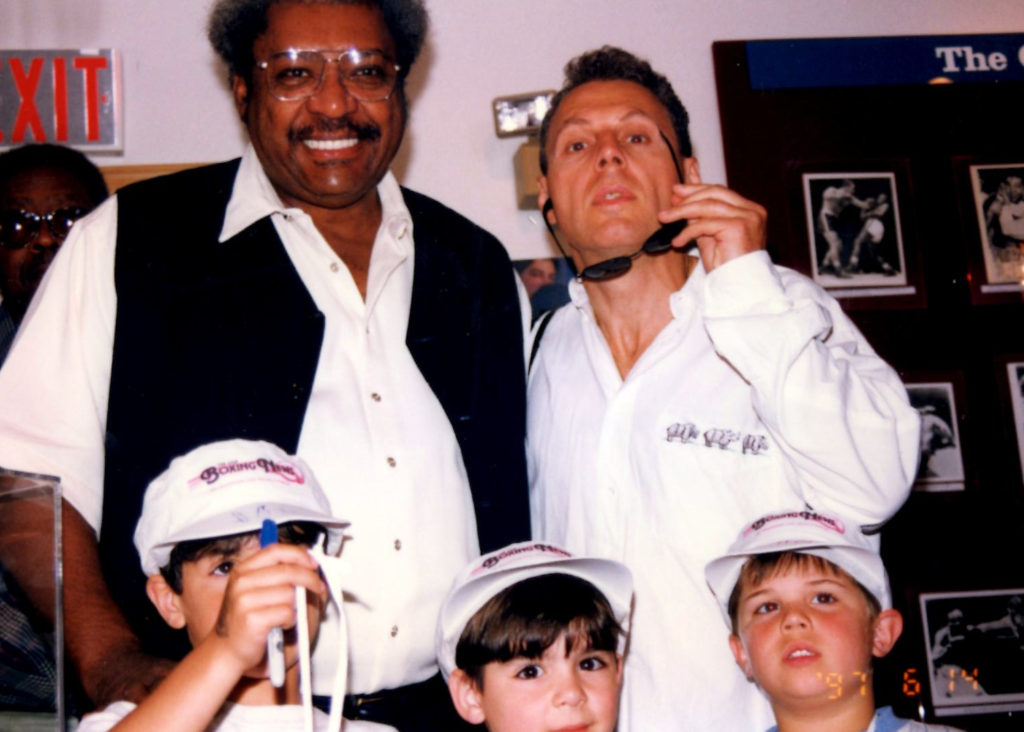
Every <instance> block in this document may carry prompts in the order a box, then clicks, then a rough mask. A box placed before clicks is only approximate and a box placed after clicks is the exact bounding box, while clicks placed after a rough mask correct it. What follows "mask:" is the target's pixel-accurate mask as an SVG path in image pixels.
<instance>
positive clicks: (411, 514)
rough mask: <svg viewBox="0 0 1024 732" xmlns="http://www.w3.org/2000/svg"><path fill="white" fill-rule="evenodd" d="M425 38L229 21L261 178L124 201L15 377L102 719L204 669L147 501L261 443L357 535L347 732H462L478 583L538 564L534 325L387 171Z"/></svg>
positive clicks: (345, 608) (77, 650)
mask: <svg viewBox="0 0 1024 732" xmlns="http://www.w3.org/2000/svg"><path fill="white" fill-rule="evenodd" d="M427 24H428V23H427V13H426V10H425V8H424V5H423V1H422V0H356V1H349V2H341V1H339V0H317V1H311V0H216V2H214V3H213V8H212V10H211V14H210V20H209V37H210V40H211V42H212V43H213V46H214V48H216V50H217V52H218V53H219V54H220V55H221V56H222V58H223V59H224V61H225V62H226V64H227V67H228V72H229V78H230V87H231V93H232V97H233V100H234V103H235V109H236V110H237V113H238V115H239V118H240V119H241V120H242V123H243V124H244V125H245V127H246V130H247V132H248V135H249V144H248V145H247V147H246V149H245V151H244V153H243V155H242V157H241V159H236V160H232V161H228V162H225V163H219V164H216V165H210V166H205V167H200V168H194V169H191V170H187V171H184V172H181V173H177V174H174V175H170V176H163V177H159V178H154V179H151V180H147V181H143V182H141V183H138V184H135V185H132V186H127V187H125V188H122V189H120V190H119V191H118V193H117V195H116V196H115V197H114V198H113V200H111V201H110V202H108V203H107V204H105V205H103V206H100V207H99V208H98V209H97V210H96V211H95V212H93V214H92V215H90V216H89V217H88V218H87V219H84V220H82V221H80V222H79V223H78V224H76V225H75V227H74V230H73V231H72V232H71V233H70V235H69V236H68V239H67V242H66V244H65V250H64V252H65V253H66V254H64V255H62V256H63V257H64V259H63V260H62V261H63V264H62V266H59V267H57V268H55V269H51V270H50V272H49V274H48V275H47V278H46V281H45V283H44V284H43V285H42V287H41V289H40V290H39V293H38V295H37V299H36V301H35V303H34V305H33V308H34V312H33V317H32V318H31V322H28V323H26V324H25V325H24V326H23V327H22V328H21V331H20V332H19V336H18V341H17V343H16V344H15V345H14V346H13V347H12V350H11V354H10V357H9V359H8V361H7V362H6V363H5V365H4V369H3V373H2V374H0V404H3V405H4V408H3V409H2V410H0V465H4V466H6V467H9V468H14V469H18V470H24V471H26V472H30V473H44V474H47V475H59V476H61V483H62V487H63V488H64V497H65V498H66V499H67V500H66V501H65V506H68V511H67V514H68V515H67V517H66V518H65V520H64V531H65V546H66V547H68V548H69V549H68V551H67V552H66V555H65V574H64V576H65V590H66V596H67V597H68V598H69V599H68V602H67V605H66V607H67V608H68V611H67V622H66V626H67V630H68V632H67V634H66V638H67V639H68V649H69V657H70V658H71V659H72V660H73V661H74V662H75V663H76V665H77V666H78V670H79V673H80V676H81V678H82V680H83V684H84V685H85V688H86V692H87V693H88V694H89V696H90V697H91V699H92V701H93V702H94V703H95V704H96V705H97V706H106V705H107V704H109V703H110V702H111V701H115V700H126V701H132V702H138V701H139V700H140V699H141V698H142V697H143V696H145V695H146V694H148V693H149V690H150V689H151V688H152V687H153V685H154V684H155V683H157V682H159V681H160V679H161V678H163V676H165V675H166V674H167V672H168V668H169V663H168V661H167V660H166V659H172V660H174V659H178V658H180V657H181V656H183V655H184V653H185V652H187V650H188V643H187V639H186V638H184V637H183V636H182V635H181V634H180V633H176V632H175V631H172V630H171V629H170V628H169V627H168V626H167V625H166V624H165V623H163V622H162V620H161V619H160V618H159V617H157V616H156V615H155V613H154V610H153V608H152V607H147V606H148V605H150V603H149V602H148V600H147V598H146V593H145V590H144V586H145V580H146V578H145V576H144V575H143V574H142V572H141V571H140V570H139V565H138V558H137V556H136V551H135V548H134V545H133V543H132V532H133V530H134V527H135V524H136V523H137V522H138V518H139V511H140V506H141V503H142V493H143V490H144V488H145V486H146V485H147V484H148V483H149V481H151V480H152V479H153V477H154V476H156V475H159V474H160V473H161V472H162V471H163V470H164V469H165V468H166V467H167V464H168V463H169V462H170V460H171V459H172V458H173V457H175V456H177V455H182V454H185V453H188V452H189V451H191V450H192V449H193V448H195V447H196V446H197V445H200V444H205V443H209V442H218V441H221V440H227V439H233V438H238V437H244V438H246V439H249V440H263V441H266V442H270V443H273V444H276V445H279V446H280V447H281V448H282V449H283V450H285V451H286V452H287V453H288V454H290V455H297V456H298V457H300V458H302V459H303V460H304V461H305V462H306V463H307V464H308V465H309V466H310V468H311V469H312V471H313V472H315V474H316V475H317V476H318V477H319V479H320V483H321V484H322V485H323V487H324V492H325V493H326V495H327V498H328V501H329V503H330V506H331V509H332V510H333V511H334V512H336V514H337V515H338V516H343V517H345V518H346V519H347V520H349V521H350V522H351V523H350V526H349V527H348V528H347V529H346V531H345V534H346V535H345V547H346V549H345V554H344V555H345V558H346V561H347V562H348V563H349V565H350V566H351V572H350V573H349V574H348V575H347V576H346V577H345V585H344V587H345V594H344V601H343V602H342V607H337V606H335V605H331V606H330V607H328V608H326V610H325V614H324V622H323V624H322V625H321V631H320V638H319V641H318V642H317V646H316V649H315V650H314V653H313V659H312V691H313V694H314V695H327V694H333V691H334V690H333V688H332V682H333V679H334V671H335V669H336V667H337V661H338V658H339V657H341V656H342V654H344V653H345V649H344V648H343V644H342V641H341V638H342V637H343V635H342V625H341V624H342V622H344V623H345V624H346V625H347V627H348V634H347V637H348V638H349V639H350V643H349V647H348V649H347V652H348V659H349V675H348V685H347V688H346V689H345V697H344V700H342V699H341V698H335V700H334V703H335V704H336V705H341V704H342V703H343V704H344V706H343V713H344V715H345V717H347V718H348V719H350V720H359V721H360V722H372V723H375V724H376V725H378V726H379V725H384V726H385V727H386V728H393V729H398V730H401V731H402V732H420V731H423V732H432V731H437V732H441V731H442V730H443V731H444V732H448V731H450V730H459V729H462V728H463V725H464V723H463V722H462V721H461V719H460V718H459V717H458V715H457V714H456V712H455V709H454V707H453V706H452V703H451V698H450V696H449V694H448V691H447V688H446V686H445V683H444V681H443V680H442V678H441V675H440V674H439V672H438V667H437V660H436V658H435V655H434V647H433V630H434V624H435V620H436V617H437V614H438V611H439V610H440V607H441V603H442V601H443V600H444V597H445V594H446V593H447V591H448V588H449V587H450V586H451V583H452V580H453V578H454V577H455V575H456V574H457V573H458V572H459V570H460V569H462V567H464V566H465V565H466V564H468V563H469V562H470V561H471V560H472V559H473V558H474V557H476V556H479V554H480V553H481V552H489V551H492V550H494V549H497V548H499V547H502V546H505V545H507V544H510V543H513V542H516V541H522V540H524V539H527V538H529V501H528V494H527V488H526V457H525V451H524V444H525V439H526V406H525V402H526V374H525V363H524V357H523V356H524V342H525V331H526V327H527V326H528V314H527V317H526V318H525V319H524V316H523V310H524V308H522V307H521V301H520V289H519V287H518V286H517V278H516V273H515V270H514V269H513V268H512V264H511V262H510V261H509V258H508V255H507V254H506V252H505V249H504V247H503V246H502V245H501V243H500V242H498V241H497V240H496V239H495V238H494V237H493V236H491V235H490V234H489V233H487V232H486V231H484V230H483V229H481V228H480V227H478V226H476V225H475V224H473V223H472V222H470V221H469V220H467V219H465V218H464V217H462V216H460V215H459V214H458V213H456V212H455V211H453V210H451V209H449V208H447V207H445V206H443V205H441V204H440V203H438V202H437V201H434V200H433V199H430V198H428V197H426V196H424V195H422V194H420V193H417V192H414V191H411V190H409V189H407V188H404V187H402V186H400V185H399V183H398V181H397V180H396V178H395V176H394V175H393V174H392V172H391V170H390V168H391V164H392V161H393V160H394V158H395V155H396V153H397V152H398V149H399V146H400V144H401V141H402V137H403V134H404V132H405V125H406V121H407V117H408V107H407V105H406V100H405V79H406V77H407V75H408V73H409V70H410V67H411V66H412V64H413V63H414V62H415V60H416V58H417V57H418V55H419V53H420V50H421V49H422V47H423V43H424V39H425V35H426V29H427ZM424 149H429V146H424ZM74 292H88V293H89V297H88V298H85V299H84V300H83V299H80V298H69V297H67V296H66V293H74ZM62 293H65V295H64V296H62ZM523 300H524V301H525V297H524V298H523ZM527 313H528V311H527ZM78 334H85V335H81V336H78ZM69 338H73V339H74V342H75V343H78V344H80V345H81V347H80V348H71V349H68V348H64V347H63V346H64V345H65V344H66V342H67V341H68V339H69ZM40 374H46V375H47V377H46V378H42V377H40ZM56 404H60V405H78V406H80V407H81V408H67V409H64V408H61V409H57V408H54V407H53V405H56ZM81 405H87V406H81ZM221 469H223V470H224V471H227V472H230V471H231V470H232V466H230V465H227V466H211V470H213V472H210V473H208V474H203V475H208V476H213V477H216V476H217V475H220V473H218V472H217V470H221ZM225 474H227V473H225ZM196 479H197V480H200V481H201V480H205V479H206V478H204V477H202V475H199V474H197V476H196ZM0 519H3V520H6V519H8V515H0ZM101 525H102V527H103V531H102V534H101V535H100V532H99V527H100V526H101ZM98 536H99V539H97V537H98ZM221 574H222V575H224V576H225V577H227V576H228V575H229V574H230V573H229V572H227V571H223V572H221ZM227 581H230V579H228V580H227ZM324 704H326V702H324Z"/></svg>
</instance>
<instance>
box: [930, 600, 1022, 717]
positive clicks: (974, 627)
mask: <svg viewBox="0 0 1024 732" xmlns="http://www.w3.org/2000/svg"><path fill="white" fill-rule="evenodd" d="M920 601H921V618H922V620H923V626H924V644H925V653H926V655H927V658H928V678H929V685H930V688H931V699H932V706H933V707H934V709H935V714H936V716H939V717H945V716H952V715H963V714H988V713H993V712H1007V711H1016V710H1021V709H1024V588H1013V589H1005V590H979V591H971V592H934V593H922V594H921V596H920Z"/></svg>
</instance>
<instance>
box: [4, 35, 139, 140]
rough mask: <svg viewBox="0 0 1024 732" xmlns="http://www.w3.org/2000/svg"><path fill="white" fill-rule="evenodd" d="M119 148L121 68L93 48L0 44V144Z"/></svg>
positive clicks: (114, 57)
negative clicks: (30, 48)
mask: <svg viewBox="0 0 1024 732" xmlns="http://www.w3.org/2000/svg"><path fill="white" fill-rule="evenodd" d="M30 142H51V143H56V144H59V145H68V146H70V147H76V148H78V149H80V150H85V151H92V150H120V149H121V145H122V140H121V68H120V64H119V62H118V56H117V53H116V52H115V51H113V50H111V49H98V50H93V49H90V50H77V49H76V50H44V51H25V50H14V51H5V50H0V147H13V146H17V145H24V144H26V143H30Z"/></svg>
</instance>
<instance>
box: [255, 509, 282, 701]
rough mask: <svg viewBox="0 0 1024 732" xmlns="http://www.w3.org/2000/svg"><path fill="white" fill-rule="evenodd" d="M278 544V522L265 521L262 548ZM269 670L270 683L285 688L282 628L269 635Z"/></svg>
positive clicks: (261, 537)
mask: <svg viewBox="0 0 1024 732" xmlns="http://www.w3.org/2000/svg"><path fill="white" fill-rule="evenodd" d="M276 543H277V522H276V521H274V520H273V519H263V526H262V527H261V528H260V548H261V549H262V548H263V547H266V546H270V545H271V544H276ZM267 670H268V671H269V672H270V683H272V684H273V685H274V686H276V687H277V688H281V687H282V686H284V633H283V632H281V628H271V629H270V632H269V633H267Z"/></svg>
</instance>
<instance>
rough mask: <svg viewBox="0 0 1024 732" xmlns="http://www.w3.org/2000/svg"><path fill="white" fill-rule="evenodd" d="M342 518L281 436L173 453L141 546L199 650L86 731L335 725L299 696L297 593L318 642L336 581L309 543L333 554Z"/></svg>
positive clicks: (159, 604)
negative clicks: (330, 580)
mask: <svg viewBox="0 0 1024 732" xmlns="http://www.w3.org/2000/svg"><path fill="white" fill-rule="evenodd" d="M343 526H345V522H343V521H339V520H338V519H336V518H334V516H333V515H332V514H331V510H330V506H329V504H328V501H327V498H326V497H325V496H324V494H323V492H322V491H321V489H320V487H319V485H317V483H316V480H315V478H314V477H313V475H312V474H311V473H310V471H309V469H308V467H307V466H306V465H305V464H304V463H303V462H302V460H300V459H299V458H296V457H293V456H289V455H287V454H286V453H284V452H283V451H282V450H280V449H279V448H277V447H275V446H274V445H271V444H268V443H265V442H252V441H246V440H228V441H225V442H217V443H212V444H209V445H204V446H202V447H199V448H196V449H195V450H193V451H192V452H190V453H188V454H186V455H184V456H181V457H178V458H176V459H175V460H174V461H172V462H171V464H170V466H169V467H168V468H167V470H166V471H164V473H162V474H161V475H160V476H159V477H157V478H156V479H155V480H154V481H153V482H152V483H150V485H149V487H148V488H147V490H146V495H145V499H144V501H143V506H142V515H141V517H140V519H139V523H138V527H137V529H136V531H135V546H136V547H137V548H138V550H139V555H140V557H141V560H142V569H143V571H144V572H145V573H146V575H147V576H148V578H149V579H148V581H147V584H146V592H147V594H148V595H149V598H150V600H151V601H152V602H153V604H154V605H155V606H156V609H157V610H158V611H159V613H160V615H161V617H163V619H164V620H165V621H166V622H167V623H168V625H170V626H171V627H173V628H184V629H185V630H186V632H187V633H188V636H189V640H190V641H191V643H192V651H191V652H190V653H189V654H188V655H187V656H186V657H185V658H184V659H183V660H182V661H181V663H180V664H178V666H177V667H176V668H175V669H174V671H173V672H172V673H171V674H170V675H169V676H168V677H167V678H166V679H165V680H164V681H163V682H161V684H160V685H159V686H158V687H157V688H156V690H155V691H154V692H153V693H152V694H150V695H149V696H148V697H146V699H145V700H143V701H142V702H141V704H140V705H139V706H137V707H136V705H134V704H132V703H131V702H127V701H119V702H115V703H114V704H111V705H110V706H108V707H107V708H106V709H103V710H101V711H98V712H95V713H93V714H89V715H86V716H85V717H84V718H83V719H82V722H81V724H80V725H79V728H78V729H79V730H80V731H81V732H102V731H105V730H110V729H115V730H118V731H119V732H123V731H127V730H134V729H138V730H161V731H166V730H182V731H185V730H188V731H194V732H201V731H204V730H210V731H212V730H216V731H217V732H234V731H235V730H239V731H241V730H261V729H267V730H271V729H272V730H275V731H276V730H302V729H304V728H305V729H317V730H324V729H327V727H328V721H327V717H326V715H324V714H323V712H320V711H319V710H314V709H312V707H310V706H308V705H306V706H305V707H304V706H303V705H301V704H300V703H299V702H300V698H301V696H300V688H299V664H298V660H299V655H300V648H299V646H300V644H299V643H298V642H297V637H298V636H299V635H305V628H306V626H305V625H304V623H303V622H302V621H303V618H301V617H299V615H298V613H297V612H296V600H297V598H301V597H303V596H304V597H305V603H304V604H305V611H306V612H305V615H306V618H305V621H306V622H307V623H308V636H306V639H307V640H308V638H314V639H315V637H316V632H317V628H318V626H319V622H320V615H321V612H322V609H323V606H324V603H325V602H326V601H327V598H328V588H327V585H326V583H325V582H324V580H323V578H322V575H321V573H320V572H319V565H318V561H317V559H316V558H315V557H314V556H313V554H312V553H311V552H310V547H318V546H319V545H320V543H321V542H323V544H325V545H326V546H325V547H324V548H325V549H326V551H327V553H328V554H336V553H337V551H338V549H339V547H340V544H341V528H342V527H343ZM324 561H326V560H324ZM297 588H302V589H301V590H298V591H297ZM297 627H298V629H300V630H302V631H303V632H301V633H300V632H298V631H297ZM268 649H269V650H270V652H269V653H268ZM305 653H306V654H307V655H306V658H307V659H308V648H306V649H305ZM363 724H366V723H363ZM352 728H353V725H351V724H349V725H346V729H352ZM375 728H376V729H389V728H382V727H379V726H375Z"/></svg>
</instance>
